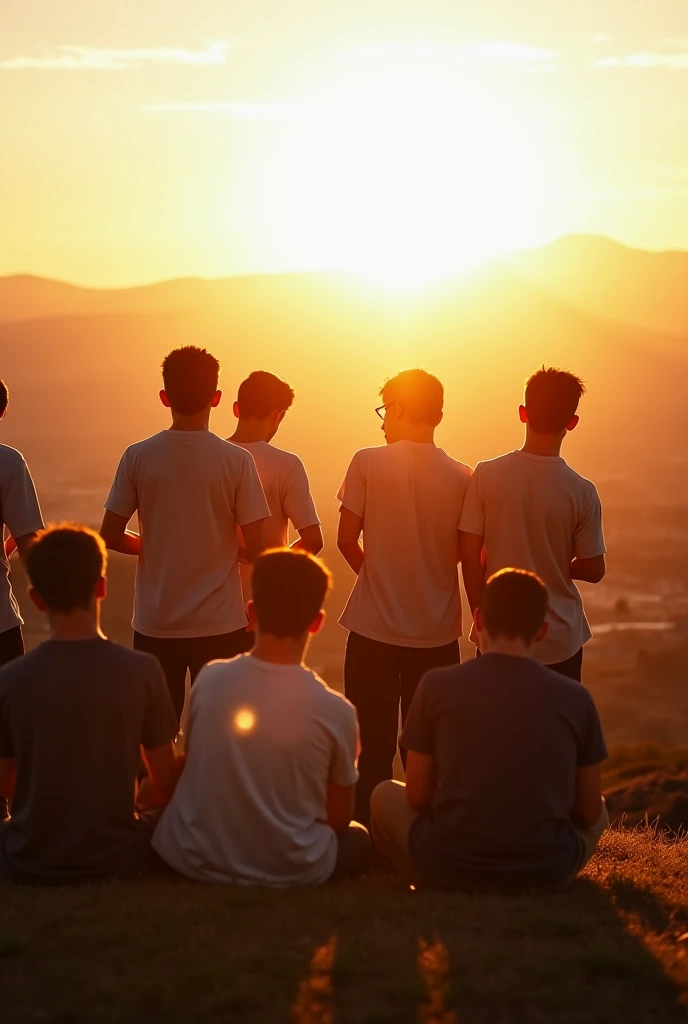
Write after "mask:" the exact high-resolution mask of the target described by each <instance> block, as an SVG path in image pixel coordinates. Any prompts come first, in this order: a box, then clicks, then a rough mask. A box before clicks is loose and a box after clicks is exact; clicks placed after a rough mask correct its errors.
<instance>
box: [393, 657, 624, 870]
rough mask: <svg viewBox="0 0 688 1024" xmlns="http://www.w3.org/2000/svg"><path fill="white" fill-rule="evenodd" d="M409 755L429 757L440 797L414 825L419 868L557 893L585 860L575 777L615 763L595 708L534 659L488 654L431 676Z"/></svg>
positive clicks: (409, 730)
mask: <svg viewBox="0 0 688 1024" xmlns="http://www.w3.org/2000/svg"><path fill="white" fill-rule="evenodd" d="M401 744H402V746H404V747H406V748H407V749H408V750H413V751H415V752H416V753H418V754H431V755H433V756H434V757H435V760H436V764H437V777H438V786H437V791H436V793H435V797H434V800H433V803H432V807H431V809H430V811H429V812H428V813H426V814H422V815H421V816H420V817H419V818H418V819H417V820H416V821H415V822H414V824H413V826H412V828H411V833H410V835H409V849H410V853H411V857H412V859H413V861H414V862H415V864H416V865H417V867H418V868H419V870H421V871H422V872H424V873H427V874H428V875H431V876H436V877H441V878H446V879H454V880H458V881H464V882H466V883H467V884H480V883H491V884H495V885H525V886H527V885H549V884H558V883H560V882H563V881H565V880H566V879H567V878H569V877H570V876H571V875H572V874H573V872H574V871H575V869H576V866H577V864H578V863H579V860H580V856H581V840H580V836H579V835H578V832H577V830H576V829H575V827H574V825H573V823H572V821H571V810H572V808H573V804H574V794H575V784H576V771H577V769H578V768H580V767H584V766H587V765H594V764H599V763H600V762H601V761H604V759H605V758H606V757H607V749H606V747H605V743H604V738H603V736H602V727H601V725H600V720H599V717H598V714H597V710H596V708H595V704H594V702H593V699H592V697H591V695H590V693H589V692H588V690H586V689H585V687H583V686H581V685H580V683H575V682H573V681H571V680H569V679H566V678H565V677H564V676H561V675H559V674H558V673H556V672H554V671H552V669H548V668H546V667H545V666H543V665H539V664H538V663H537V662H536V661H533V660H531V659H530V658H519V657H514V656H511V655H506V654H486V655H484V656H483V657H482V658H474V659H472V660H471V661H469V662H466V663H465V664H464V665H460V666H456V667H452V668H441V669H435V670H433V671H432V672H429V673H428V674H427V675H426V676H425V677H424V678H423V680H422V681H421V684H420V686H419V688H418V691H417V692H416V696H415V697H414V699H413V703H412V705H411V708H410V710H409V713H408V717H407V719H406V725H405V727H404V731H403V733H402V737H401Z"/></svg>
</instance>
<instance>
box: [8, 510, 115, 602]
mask: <svg viewBox="0 0 688 1024" xmlns="http://www.w3.org/2000/svg"><path fill="white" fill-rule="evenodd" d="M106 567H107V551H106V550H105V544H104V543H103V540H102V538H101V537H100V536H99V535H98V534H97V533H94V531H93V530H89V529H88V527H86V526H81V525H80V524H79V523H60V524H59V525H58V526H50V527H48V529H47V530H42V531H41V532H40V533H39V534H38V536H37V538H36V540H35V541H34V542H33V544H32V545H31V547H30V548H29V553H28V555H27V558H26V571H27V573H28V576H29V580H30V581H31V586H32V587H33V588H34V590H35V591H36V593H37V594H38V595H39V597H41V598H42V599H43V601H45V603H46V605H47V606H48V608H49V609H50V611H53V612H63V613H66V612H71V611H74V609H75V608H89V607H90V605H91V601H92V600H93V593H94V591H95V589H96V584H97V583H98V580H99V579H100V577H101V576H103V575H104V573H105V569H106Z"/></svg>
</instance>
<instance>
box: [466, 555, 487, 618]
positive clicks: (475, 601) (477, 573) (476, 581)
mask: <svg viewBox="0 0 688 1024" xmlns="http://www.w3.org/2000/svg"><path fill="white" fill-rule="evenodd" d="M461 570H462V572H463V583H464V586H465V588H466V597H467V598H468V605H469V607H470V609H471V611H472V612H473V611H475V609H476V608H479V607H480V604H481V602H482V599H483V591H484V589H485V566H484V565H483V563H482V560H481V559H479V558H477V559H472V558H471V559H465V560H464V561H463V562H462V564H461Z"/></svg>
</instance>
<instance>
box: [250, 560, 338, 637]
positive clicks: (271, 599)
mask: <svg viewBox="0 0 688 1024" xmlns="http://www.w3.org/2000/svg"><path fill="white" fill-rule="evenodd" d="M331 580H332V577H331V576H330V573H329V570H328V569H327V568H326V567H325V565H324V564H323V563H322V562H321V561H320V559H319V558H314V557H313V555H309V554H308V552H307V551H293V550H291V548H274V549H273V550H271V551H264V552H263V554H262V555H259V556H258V558H257V559H256V561H255V563H254V566H253V581H252V585H253V605H254V608H255V612H256V619H257V620H258V627H259V629H261V630H262V632H263V633H270V634H271V635H272V636H279V637H299V636H302V635H303V634H304V633H305V632H306V630H307V629H308V627H309V626H310V624H311V622H313V620H314V619H315V617H316V615H317V614H318V612H319V611H320V609H321V608H322V604H323V601H324V600H325V595H326V594H327V591H328V590H329V589H330V585H331Z"/></svg>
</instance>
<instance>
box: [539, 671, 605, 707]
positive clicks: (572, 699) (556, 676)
mask: <svg viewBox="0 0 688 1024" xmlns="http://www.w3.org/2000/svg"><path fill="white" fill-rule="evenodd" d="M533 671H534V672H537V673H538V675H539V677H540V679H541V680H542V682H543V683H545V684H546V686H547V689H548V690H549V691H550V692H551V693H552V694H555V695H556V698H557V700H558V701H559V702H562V703H564V704H566V705H567V706H568V707H570V708H573V709H581V710H586V709H589V708H590V707H592V708H594V707H595V702H594V700H593V697H592V694H591V693H590V690H588V689H587V687H585V686H583V685H582V684H581V683H577V682H576V681H575V680H574V679H567V677H566V676H563V675H561V673H560V672H555V670H554V669H551V668H549V667H548V666H547V665H540V664H538V663H537V662H533Z"/></svg>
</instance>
